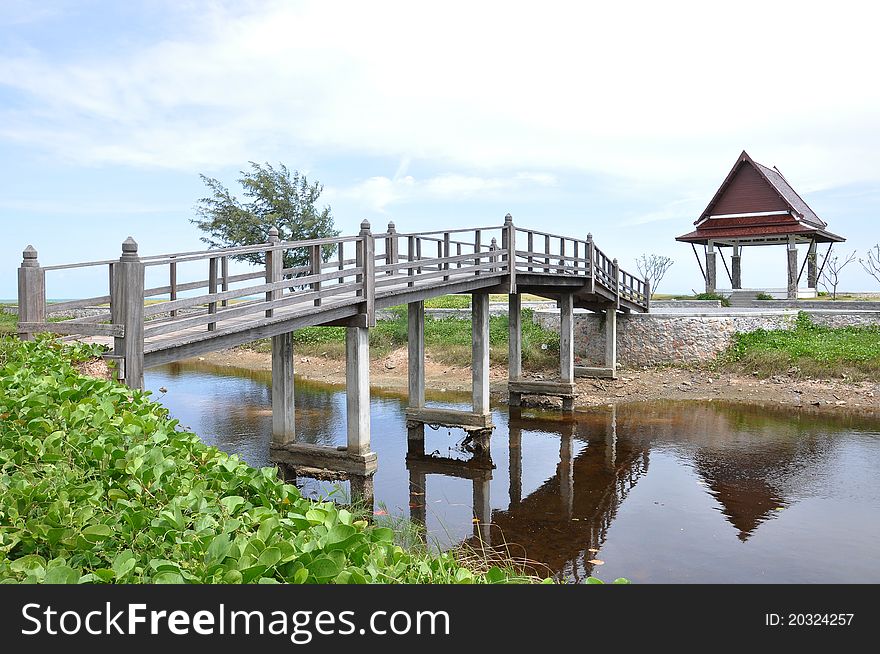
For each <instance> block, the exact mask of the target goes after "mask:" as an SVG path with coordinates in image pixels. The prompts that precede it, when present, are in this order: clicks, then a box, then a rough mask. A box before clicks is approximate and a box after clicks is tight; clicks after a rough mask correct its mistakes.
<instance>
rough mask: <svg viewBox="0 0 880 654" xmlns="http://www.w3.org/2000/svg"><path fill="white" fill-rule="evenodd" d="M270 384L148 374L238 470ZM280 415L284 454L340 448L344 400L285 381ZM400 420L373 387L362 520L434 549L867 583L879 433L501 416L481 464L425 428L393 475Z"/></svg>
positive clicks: (725, 420)
mask: <svg viewBox="0 0 880 654" xmlns="http://www.w3.org/2000/svg"><path fill="white" fill-rule="evenodd" d="M269 382H270V379H269V375H268V373H261V372H250V371H244V370H242V371H229V370H222V371H221V370H218V369H215V368H213V367H211V366H208V365H205V364H203V363H182V364H172V365H169V366H165V367H162V368H156V369H153V370H149V371H148V372H147V377H146V384H147V387H148V389H149V390H151V391H153V393H154V397H155V398H157V399H159V401H161V402H162V403H163V404H164V405H165V406H167V407H168V408H169V409H170V411H171V413H172V415H173V416H174V417H175V418H177V419H178V420H180V422H181V424H182V425H183V426H184V427H186V428H188V429H191V430H192V431H194V432H195V433H197V434H198V435H199V436H200V437H201V438H202V439H203V440H204V441H205V442H206V443H208V444H210V445H215V446H217V447H219V448H221V449H223V450H224V451H227V452H229V453H235V454H239V455H240V456H241V458H242V459H243V460H245V461H247V462H248V463H249V464H251V465H254V466H265V465H271V463H270V462H269V443H270V440H271V412H270V406H271V395H270V388H269ZM160 388H161V389H164V390H166V391H167V392H165V393H162V392H160V390H159V389H160ZM427 399H428V403H429V405H435V406H445V407H450V408H462V407H466V406H467V404H468V402H469V397H467V396H456V395H452V394H449V393H433V394H432V393H431V392H430V391H429V393H428V398H427ZM296 402H297V407H296V428H297V437H298V439H299V440H302V441H304V442H309V443H315V444H321V445H342V444H344V443H345V395H344V391H343V389H341V388H338V387H331V386H324V385H320V384H316V383H312V382H307V381H301V380H297V387H296ZM405 406H406V400H405V398H404V397H401V396H399V395H395V394H392V393H385V392H383V391H381V390H378V389H374V390H373V398H372V410H371V419H372V449H373V450H374V451H375V452H377V453H378V455H379V471H378V473H377V474H376V477H375V498H376V505H375V509H374V510H375V512H376V513H378V514H380V515H382V514H385V513H387V514H388V515H390V516H392V517H402V518H411V519H413V520H414V521H416V522H423V523H424V524H425V526H426V529H427V534H428V539H429V542H430V543H432V544H433V545H434V546H436V547H438V548H449V547H454V546H456V545H458V544H461V543H468V544H473V545H476V544H477V543H478V542H479V541H478V537H482V538H483V539H484V540H489V541H491V543H492V545H494V546H501V547H503V548H504V549H505V550H506V552H508V553H509V555H510V556H512V557H514V558H521V559H525V560H528V561H533V562H535V565H536V567H537V568H538V569H539V570H543V571H544V573H545V574H552V575H554V576H556V577H557V578H559V579H563V580H567V581H579V580H583V579H584V578H586V577H588V576H590V575H594V576H597V577H599V578H601V579H605V580H611V579H614V578H616V577H627V578H629V579H630V580H632V581H633V582H636V583H656V582H672V583H687V582H694V583H737V582H752V583H760V582H768V583H796V582H798V583H799V582H803V583H816V582H834V583H862V582H870V583H877V582H880V558H878V557H877V556H876V552H877V542H880V475H878V471H880V422H878V421H872V420H867V419H864V418H858V417H855V416H833V417H831V416H817V415H810V414H800V413H794V412H791V411H790V410H789V411H787V412H785V411H779V410H775V409H773V408H766V407H760V406H744V405H733V404H723V403H718V402H706V403H696V402H694V403H672V402H666V403H639V404H631V405H626V406H623V407H617V408H616V409H613V408H611V407H605V408H602V409H597V410H591V411H587V412H576V413H575V414H574V416H573V417H571V416H563V415H560V413H559V412H558V411H557V412H553V411H540V410H537V409H522V410H519V409H511V410H509V411H508V409H507V407H502V406H499V407H497V408H496V409H495V410H494V411H493V421H494V423H495V425H496V429H495V431H494V432H493V434H492V437H491V440H490V447H489V450H488V453H483V454H480V453H477V454H476V455H474V454H473V453H472V452H471V451H470V450H469V448H468V446H467V444H466V443H463V437H464V433H463V432H461V431H460V430H450V429H445V428H441V429H439V430H433V429H428V428H426V441H425V452H426V454H428V455H429V456H427V457H425V458H423V459H419V460H413V459H412V457H411V458H410V460H409V461H408V460H407V438H406V435H407V432H406V425H405V418H404V409H405ZM298 483H299V484H300V485H301V486H302V491H303V494H304V495H306V496H314V497H328V496H329V497H340V498H344V497H345V496H346V494H347V483H345V482H335V483H331V482H319V481H313V480H299V481H298ZM475 515H476V516H478V519H477V520H475ZM475 523H477V524H475ZM480 523H482V524H480ZM486 524H488V527H487V526H485V525H486Z"/></svg>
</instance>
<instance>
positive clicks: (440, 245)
mask: <svg viewBox="0 0 880 654" xmlns="http://www.w3.org/2000/svg"><path fill="white" fill-rule="evenodd" d="M442 258H443V241H437V270H443V262H442V261H441V259H442Z"/></svg>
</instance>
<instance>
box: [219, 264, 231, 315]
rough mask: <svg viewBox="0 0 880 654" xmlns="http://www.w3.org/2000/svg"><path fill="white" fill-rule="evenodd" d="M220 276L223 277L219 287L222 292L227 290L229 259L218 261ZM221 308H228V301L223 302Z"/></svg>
mask: <svg viewBox="0 0 880 654" xmlns="http://www.w3.org/2000/svg"><path fill="white" fill-rule="evenodd" d="M220 274H221V276H222V277H223V283H222V284H221V286H220V289H221V290H222V291H224V292H225V291H228V290H229V257H223V258H222V259H220ZM221 306H223V307H228V306H229V300H223V302H222V303H221Z"/></svg>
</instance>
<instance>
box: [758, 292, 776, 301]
mask: <svg viewBox="0 0 880 654" xmlns="http://www.w3.org/2000/svg"><path fill="white" fill-rule="evenodd" d="M755 299H756V300H772V299H774V298H773V296H772V295H770V294H769V293H764V292H763V291H762V292H760V293H755Z"/></svg>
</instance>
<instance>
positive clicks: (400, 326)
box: [249, 296, 559, 370]
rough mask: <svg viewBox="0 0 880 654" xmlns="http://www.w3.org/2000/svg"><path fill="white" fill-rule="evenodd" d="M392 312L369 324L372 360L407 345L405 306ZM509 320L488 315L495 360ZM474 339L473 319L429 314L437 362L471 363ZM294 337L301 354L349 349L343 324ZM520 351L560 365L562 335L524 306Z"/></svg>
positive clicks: (430, 346) (537, 364)
mask: <svg viewBox="0 0 880 654" xmlns="http://www.w3.org/2000/svg"><path fill="white" fill-rule="evenodd" d="M448 297H456V296H448ZM391 311H392V314H393V315H394V318H393V319H391V320H380V321H378V322H377V323H376V326H375V327H373V328H371V329H370V355H371V356H372V357H373V358H374V359H376V358H382V357H385V356H387V355H388V353H389V352H391V351H393V350H395V349H397V348H401V347H405V346H406V343H407V317H406V307H395V308H394V309H392V310H391ZM508 325H509V322H508V318H507V316H492V317H491V318H489V358H490V359H491V361H492V362H493V363H498V364H502V363H506V362H507V344H508ZM471 339H472V336H471V321H470V320H463V319H461V318H434V317H432V316H425V349H426V350H427V352H428V354H429V355H430V356H431V357H432V358H433V359H434V360H435V361H439V362H441V363H448V364H450V365H461V366H467V365H470V362H471V345H472V343H471ZM293 341H294V349H295V351H296V352H297V354H301V355H303V356H326V357H330V358H342V357H343V356H344V354H345V328H344V327H306V328H304V329H299V330H297V331H295V332H294V333H293ZM249 347H251V349H255V350H257V351H259V352H268V351H270V348H271V344H270V343H269V342H268V341H259V342H257V343H254V344H253V345H251V346H249ZM522 351H523V366H524V367H525V368H526V369H530V370H543V369H547V368H552V367H554V366H556V365H558V361H559V334H558V333H556V332H554V331H550V330H547V329H544V328H543V327H541V326H540V325H539V324H538V323H536V322H535V321H534V314H533V312H532V311H531V310H530V309H523V319H522Z"/></svg>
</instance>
